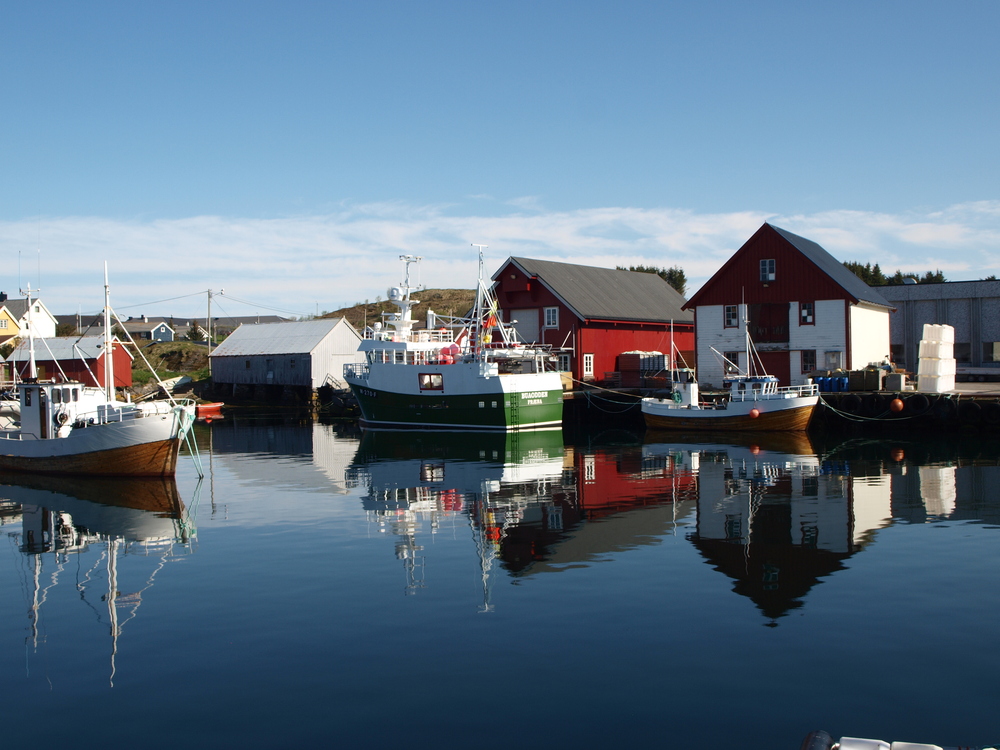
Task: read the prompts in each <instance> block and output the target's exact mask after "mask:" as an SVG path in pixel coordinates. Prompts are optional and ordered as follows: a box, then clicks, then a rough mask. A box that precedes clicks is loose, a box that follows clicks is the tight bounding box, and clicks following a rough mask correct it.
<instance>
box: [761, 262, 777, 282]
mask: <svg viewBox="0 0 1000 750" xmlns="http://www.w3.org/2000/svg"><path fill="white" fill-rule="evenodd" d="M760 280H761V281H763V282H764V283H765V284H766V283H767V282H769V281H774V258H771V259H768V260H761V262H760Z"/></svg>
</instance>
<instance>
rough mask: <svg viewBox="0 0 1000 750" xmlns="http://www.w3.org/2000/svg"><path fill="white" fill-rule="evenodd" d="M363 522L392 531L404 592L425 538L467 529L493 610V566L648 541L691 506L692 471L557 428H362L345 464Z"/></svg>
mask: <svg viewBox="0 0 1000 750" xmlns="http://www.w3.org/2000/svg"><path fill="white" fill-rule="evenodd" d="M347 481H348V484H349V485H350V486H355V487H362V488H364V489H365V490H366V495H365V496H364V498H363V501H362V502H363V506H364V509H365V511H366V512H367V514H368V518H369V521H370V523H371V524H373V525H374V526H376V527H377V528H378V529H379V531H380V532H382V533H391V534H393V535H395V536H396V537H397V542H396V545H395V549H396V557H397V558H398V559H400V560H401V561H403V565H404V570H405V572H406V584H405V590H406V592H407V593H411V594H412V593H414V592H415V591H416V590H418V589H420V588H423V587H424V585H425V583H424V575H423V571H424V568H425V565H426V559H425V556H424V554H423V552H424V549H425V544H424V542H423V540H422V538H421V535H422V534H425V533H429V534H431V535H434V534H436V533H438V532H439V531H440V530H441V529H442V528H443V527H445V526H447V527H448V528H455V527H457V526H461V525H467V526H468V528H469V529H470V531H471V533H472V536H473V539H474V541H475V549H476V552H477V554H478V555H479V562H480V566H481V569H482V575H483V592H484V602H483V607H482V608H483V610H484V611H490V610H491V609H492V607H493V605H492V602H491V596H490V591H491V586H492V583H493V578H492V576H493V574H494V573H495V572H497V569H498V567H499V569H501V570H503V571H505V572H506V573H507V574H508V575H509V576H512V577H515V578H528V577H531V576H535V575H540V574H542V573H548V572H558V571H561V570H565V569H567V568H569V567H579V566H580V565H589V564H591V563H593V562H595V561H597V560H599V559H603V558H605V557H606V556H607V555H609V554H612V553H620V552H622V551H624V550H627V549H630V548H632V547H636V546H644V545H649V544H651V543H655V541H656V540H657V539H659V538H660V537H662V536H663V535H666V534H670V533H673V532H674V531H675V530H676V528H677V527H678V526H679V525H681V524H682V523H684V521H685V519H686V518H687V517H689V516H690V515H691V514H692V513H693V510H694V502H695V497H696V494H695V485H696V476H695V474H694V473H693V472H692V471H691V468H690V465H689V464H685V463H683V462H678V461H675V460H674V458H673V457H666V458H664V457H661V456H653V457H647V456H645V455H644V454H643V450H642V446H641V445H640V444H639V443H638V442H635V443H633V444H631V445H619V446H609V447H606V448H597V449H583V450H577V449H574V448H572V447H564V446H563V442H562V435H561V433H559V432H538V433H520V434H517V433H515V434H509V435H474V436H473V435H452V436H447V435H440V434H434V435H428V434H409V433H407V434H400V433H391V432H368V433H366V434H365V436H364V437H363V439H362V441H361V445H360V447H359V449H358V453H357V456H356V458H355V461H354V464H353V465H352V466H351V467H350V468H349V469H348V472H347Z"/></svg>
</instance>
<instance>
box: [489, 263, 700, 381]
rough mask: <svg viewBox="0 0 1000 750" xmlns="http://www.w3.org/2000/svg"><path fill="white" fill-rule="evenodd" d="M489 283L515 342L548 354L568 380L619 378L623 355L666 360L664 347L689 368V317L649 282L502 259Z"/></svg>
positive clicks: (663, 287)
mask: <svg viewBox="0 0 1000 750" xmlns="http://www.w3.org/2000/svg"><path fill="white" fill-rule="evenodd" d="M493 282H494V285H493V290H494V292H495V294H496V297H497V302H498V304H499V306H500V309H501V311H502V315H503V319H504V320H505V321H507V322H508V323H513V325H514V328H515V330H516V331H517V334H518V338H519V339H520V340H522V341H525V342H530V343H538V344H547V345H549V346H551V347H552V349H553V350H554V351H555V352H556V353H557V354H559V357H560V369H562V370H565V371H567V372H570V373H572V376H573V378H574V379H575V380H580V381H595V380H604V378H605V373H611V372H618V371H620V369H621V368H620V364H621V362H620V355H621V354H622V353H623V352H662V353H664V354H667V353H668V352H670V351H671V340H673V344H674V347H675V349H676V350H677V351H679V352H680V354H681V356H682V357H684V360H685V361H686V362H687V363H688V364H689V365H691V366H693V364H694V360H693V353H694V316H693V315H692V313H690V312H688V311H686V310H684V309H683V305H684V298H683V297H682V296H681V295H680V294H678V292H677V291H676V290H675V289H674V288H673V287H672V286H670V285H669V284H668V283H667V282H666V281H664V280H663V279H662V278H660V277H659V276H657V275H656V274H653V273H638V272H634V271H616V270H611V269H608V268H594V267H591V266H578V265H574V264H571V263H556V262H554V261H546V260H532V259H531V258H509V259H508V260H507V262H506V263H504V264H503V265H502V266H501V267H500V270H499V271H497V272H496V273H495V274H494V275H493ZM667 364H668V366H669V363H667Z"/></svg>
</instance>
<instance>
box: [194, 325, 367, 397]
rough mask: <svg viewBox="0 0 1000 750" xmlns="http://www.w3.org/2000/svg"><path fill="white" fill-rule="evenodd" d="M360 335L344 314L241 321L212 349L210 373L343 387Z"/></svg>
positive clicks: (246, 381)
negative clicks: (283, 320) (282, 320)
mask: <svg viewBox="0 0 1000 750" xmlns="http://www.w3.org/2000/svg"><path fill="white" fill-rule="evenodd" d="M360 343H361V336H360V335H359V334H358V332H357V331H356V330H355V329H354V326H352V325H351V324H350V323H348V322H347V319H346V318H320V319H318V320H307V321H300V322H295V323H268V324H264V325H243V326H240V327H239V328H237V329H236V330H235V331H233V332H232V333H231V334H230V335H229V337H228V338H227V339H226V340H225V341H223V342H222V343H221V344H219V347H218V348H217V349H216V350H215V351H213V352H212V379H213V381H214V382H215V383H217V384H218V383H227V384H228V383H232V384H234V385H237V384H238V385H291V386H308V387H310V388H313V389H316V388H320V387H321V386H323V385H331V386H333V387H334V388H346V387H347V384H346V383H345V382H344V380H343V372H344V365H345V364H348V363H349V362H353V361H354V359H355V353H356V352H357V350H358V345H359V344H360Z"/></svg>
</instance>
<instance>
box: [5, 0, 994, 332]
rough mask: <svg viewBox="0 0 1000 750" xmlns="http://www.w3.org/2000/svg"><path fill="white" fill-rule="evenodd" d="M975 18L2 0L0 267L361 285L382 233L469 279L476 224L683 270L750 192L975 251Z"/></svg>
mask: <svg viewBox="0 0 1000 750" xmlns="http://www.w3.org/2000/svg"><path fill="white" fill-rule="evenodd" d="M998 30H1000V4H997V3H987V2H979V3H976V2H963V3H948V4H945V3H924V2H879V3H860V2H858V3H852V2H847V3H836V4H834V3H799V2H757V3H744V2H740V3H736V2H714V3H713V2H705V3H686V4H681V3H676V4H675V3H665V2H663V3H653V2H644V3H639V2H631V3H630V2H619V3H596V2H586V1H585V0H576V1H575V2H512V1H509V0H508V1H506V2H433V1H428V2H364V3H360V2H357V3H335V2H290V3H277V2H268V3H264V2H253V1H252V0H243V1H242V2H171V3H159V4H152V3H125V2H102V3H99V4H84V3H77V2H40V3H7V4H5V6H4V8H3V9H2V11H0V101H2V103H3V108H2V113H3V115H2V117H0V247H2V249H3V252H4V256H5V257H6V258H7V259H8V263H7V264H6V266H7V268H8V271H7V272H5V273H4V274H3V275H2V276H0V279H2V281H0V289H2V290H4V291H7V292H8V293H13V292H16V291H17V287H18V285H19V284H20V285H22V286H23V285H24V284H26V283H28V282H29V281H30V282H31V283H32V285H33V286H37V285H39V284H40V285H41V286H42V297H43V299H44V300H45V301H46V303H47V304H48V306H49V307H50V309H53V311H55V312H75V311H77V310H78V309H82V310H85V311H86V310H92V309H97V308H98V307H99V306H100V300H101V297H100V295H101V290H100V285H101V283H102V274H103V271H102V261H104V260H108V261H109V264H110V268H111V271H110V272H111V280H112V289H113V294H114V302H115V304H116V307H118V308H119V309H121V310H123V311H124V312H128V313H131V314H139V313H142V312H145V313H147V314H175V315H189V314H199V312H200V311H201V310H202V309H203V308H204V294H202V295H201V296H200V297H199V296H196V295H197V293H198V292H203V291H204V290H205V289H207V288H212V289H216V290H217V289H219V288H225V289H226V293H227V295H230V297H231V300H232V301H225V300H218V302H217V303H218V304H219V305H220V306H221V309H222V310H223V311H224V312H228V313H230V314H233V315H237V314H251V313H253V312H255V311H260V312H268V311H270V310H274V309H276V310H282V311H286V312H289V313H296V314H309V313H314V312H316V311H317V310H318V311H320V312H322V311H324V310H332V309H335V308H337V307H340V306H343V305H346V304H350V303H353V302H356V301H360V300H363V299H366V298H367V299H374V298H375V297H376V296H379V295H380V296H383V297H384V296H385V292H386V289H387V287H388V286H390V285H392V284H393V283H395V282H397V281H398V277H399V272H400V264H399V263H398V261H397V260H396V259H397V256H398V255H399V254H400V253H415V254H419V255H422V256H424V257H425V261H424V263H423V268H422V270H421V281H422V282H423V283H425V284H427V285H428V286H472V285H473V283H474V280H475V267H476V263H475V256H474V251H473V249H472V248H471V247H470V243H473V242H481V243H485V244H487V245H489V250H488V251H487V265H488V269H489V271H491V272H492V270H494V269H495V268H496V267H497V266H498V265H499V264H500V263H501V262H502V261H503V260H504V259H505V258H506V257H507V256H509V255H523V256H529V257H538V258H546V259H551V260H564V261H568V262H578V263H588V264H593V265H603V266H614V265H629V264H632V263H651V264H655V265H666V266H670V265H680V266H681V267H682V268H684V269H685V271H686V273H687V275H688V278H689V280H690V282H691V284H690V291H693V290H694V289H695V288H697V286H698V285H700V283H702V282H703V281H704V280H705V279H706V278H708V277H709V276H710V275H711V274H712V273H713V272H714V271H715V270H716V269H717V268H718V267H719V266H720V265H721V264H722V263H723V262H724V261H725V260H726V258H728V257H729V255H731V254H732V252H733V251H735V250H736V249H737V248H738V247H739V246H740V245H741V244H742V243H743V242H744V241H745V240H746V239H747V238H748V237H749V236H750V235H751V234H752V233H753V232H754V231H755V230H756V229H757V227H759V226H760V224H761V223H762V222H763V221H771V222H773V223H775V224H777V225H778V226H781V227H783V228H786V229H789V230H791V231H793V232H797V233H799V234H802V235H803V236H806V237H808V238H810V239H813V240H815V241H817V242H819V243H820V244H822V245H823V246H824V247H826V248H827V250H829V251H830V252H831V253H833V254H834V256H835V257H837V258H839V259H841V260H858V261H862V262H879V263H881V264H882V266H883V268H884V269H886V270H888V271H893V270H895V269H896V268H902V269H903V270H919V271H922V270H929V269H934V268H940V269H941V270H943V271H944V272H945V275H946V276H947V277H948V278H949V279H955V280H958V279H976V278H982V277H983V276H986V275H988V274H998V275H1000V194H998V187H997V174H998V171H1000V170H998V167H1000V159H998V151H1000V145H998V144H1000V139H998V138H997V135H996V133H997V123H998V122H1000V113H998V111H997V110H998V108H1000V97H998V96H997V84H998V73H1000V65H998V63H1000V52H998V48H997V45H996V36H997V32H998ZM18 265H20V269H21V270H20V277H19V276H18V271H17V266H18ZM188 295H195V296H188ZM172 298H183V299H176V300H173V301H171V302H162V303H160V302H158V301H159V300H165V299H172ZM238 300H243V301H250V302H254V303H255V304H254V305H247V304H244V302H242V301H238Z"/></svg>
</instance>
